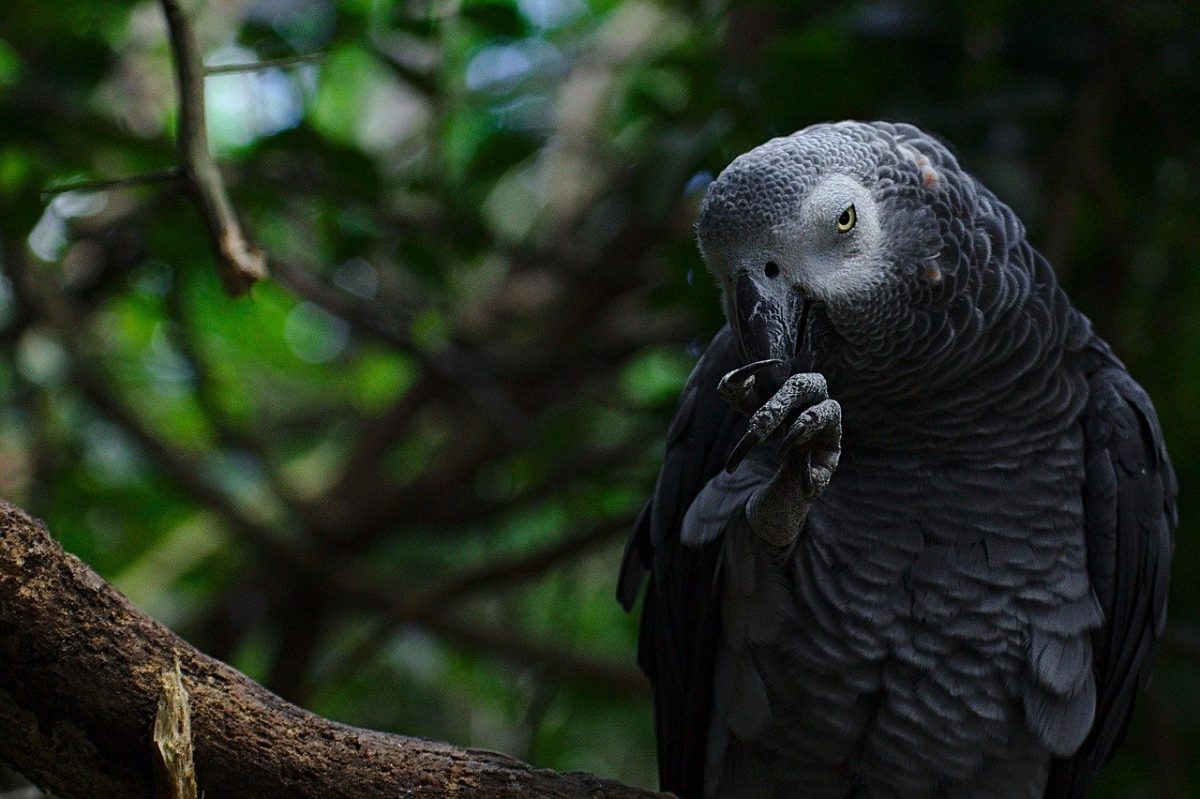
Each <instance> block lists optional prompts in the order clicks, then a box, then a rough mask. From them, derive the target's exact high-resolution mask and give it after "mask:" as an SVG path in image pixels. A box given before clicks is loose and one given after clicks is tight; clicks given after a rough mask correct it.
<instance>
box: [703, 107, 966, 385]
mask: <svg viewBox="0 0 1200 799" xmlns="http://www.w3.org/2000/svg"><path fill="white" fill-rule="evenodd" d="M925 153H929V155H926V154H925ZM946 159H949V160H950V161H951V162H952V161H953V156H951V155H949V153H948V152H946V151H945V150H944V148H942V146H941V145H940V144H938V143H937V142H935V141H933V140H932V139H930V138H928V137H926V136H924V134H921V133H920V131H918V130H917V129H916V128H912V127H911V126H906V125H905V126H892V125H888V124H887V123H872V124H866V123H857V122H842V123H836V124H826V125H816V126H813V127H810V128H806V129H804V130H801V131H799V132H798V133H795V134H793V135H791V136H787V137H784V138H779V139H773V140H771V141H769V142H767V143H766V144H763V145H761V146H760V147H757V148H755V149H754V150H751V151H750V152H748V153H746V154H745V155H742V156H740V157H738V158H737V159H735V160H734V161H733V162H732V163H730V164H729V166H728V167H727V168H726V169H725V170H724V171H723V172H722V173H721V174H720V175H719V176H718V177H717V179H716V180H715V181H713V183H712V184H711V185H710V186H709V188H708V191H707V194H706V196H705V199H704V202H703V204H702V206H701V210H700V218H699V221H698V223H697V238H698V242H699V246H700V251H701V254H702V256H703V258H704V260H705V262H706V264H707V266H708V268H709V270H710V271H711V272H712V274H713V276H714V277H715V279H716V281H717V283H718V285H719V286H720V288H721V289H722V294H723V297H724V305H725V313H726V317H727V318H728V320H729V323H730V325H731V327H732V328H733V329H734V331H735V333H736V335H737V339H738V342H739V346H740V349H741V354H742V357H743V358H744V359H745V360H746V361H747V362H754V361H765V360H767V359H774V360H778V361H780V362H781V364H780V365H778V366H777V367H774V369H775V372H776V374H775V380H774V382H776V383H777V382H778V381H779V380H781V379H782V378H783V377H786V375H787V374H791V373H794V372H796V371H801V370H804V371H807V370H811V369H816V368H818V367H819V365H820V363H821V361H822V360H823V359H826V358H828V357H829V355H830V354H831V352H832V351H833V350H835V349H844V348H847V347H849V348H851V349H857V350H860V351H862V352H870V351H879V350H881V349H886V347H887V346H888V344H887V342H888V339H889V337H890V336H891V335H893V334H894V333H895V332H896V328H897V327H898V326H902V325H903V324H904V318H905V317H906V316H907V315H908V314H909V313H910V307H911V306H912V305H913V303H914V302H919V301H921V300H922V299H924V300H928V299H929V298H930V297H931V296H932V295H934V294H941V293H944V292H939V291H938V290H937V289H938V288H939V285H938V284H940V283H942V281H943V278H944V277H946V275H943V268H942V266H941V265H940V253H941V251H942V250H943V249H944V246H943V245H944V232H943V231H944V227H945V226H944V225H943V224H942V220H940V219H939V210H940V211H941V213H942V215H946V214H947V212H948V211H949V210H952V209H949V208H948V206H947V204H946V203H944V202H941V203H939V191H938V189H939V186H938V185H937V184H938V181H939V180H941V179H942V178H941V175H940V173H939V171H938V168H937V167H936V166H935V164H940V163H942V162H944V161H945V160H946ZM956 166H957V165H955V168H956ZM940 288H950V287H949V286H942V287H940Z"/></svg>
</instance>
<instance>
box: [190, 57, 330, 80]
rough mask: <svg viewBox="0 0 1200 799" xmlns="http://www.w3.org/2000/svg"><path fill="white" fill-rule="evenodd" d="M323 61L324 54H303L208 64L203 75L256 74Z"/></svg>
mask: <svg viewBox="0 0 1200 799" xmlns="http://www.w3.org/2000/svg"><path fill="white" fill-rule="evenodd" d="M324 60H325V53H304V54H302V55H292V56H286V57H284V58H266V59H263V60H262V61H251V62H249V63H246V64H210V65H208V66H206V67H205V68H204V74H206V75H225V74H228V73H230V72H257V71H259V70H262V69H276V68H279V69H285V68H287V67H298V66H302V65H304V64H313V63H317V62H319V61H324Z"/></svg>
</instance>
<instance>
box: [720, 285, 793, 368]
mask: <svg viewBox="0 0 1200 799" xmlns="http://www.w3.org/2000/svg"><path fill="white" fill-rule="evenodd" d="M732 305H733V308H732V310H733V319H731V320H730V321H731V323H732V324H733V327H734V332H735V333H736V334H737V340H738V346H739V348H740V350H741V355H742V358H743V359H745V361H746V363H754V362H756V361H764V360H768V359H777V360H779V361H780V362H781V365H780V366H779V367H777V368H776V369H773V370H772V371H773V372H774V371H780V372H782V373H783V374H782V376H780V377H779V378H778V382H782V381H783V379H785V378H786V377H787V376H788V375H789V374H791V369H792V360H793V359H794V358H795V357H796V351H797V349H798V348H799V346H800V342H801V338H802V337H803V335H804V326H805V321H806V319H805V317H806V316H807V311H808V303H807V302H806V301H805V299H804V296H803V295H802V294H801V293H800V292H799V291H796V290H790V289H787V290H784V291H782V292H780V293H779V294H778V295H777V296H767V295H766V294H765V293H764V292H763V291H762V290H761V289H760V288H759V286H758V285H757V284H756V283H755V281H754V278H752V277H751V276H750V273H749V272H747V271H745V270H743V271H740V272H738V274H737V277H736V279H735V280H734V286H733V303H732Z"/></svg>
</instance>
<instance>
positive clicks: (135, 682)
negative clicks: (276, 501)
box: [0, 501, 660, 799]
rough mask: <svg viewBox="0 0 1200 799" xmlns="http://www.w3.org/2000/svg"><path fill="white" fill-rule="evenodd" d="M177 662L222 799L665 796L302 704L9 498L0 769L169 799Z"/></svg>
mask: <svg viewBox="0 0 1200 799" xmlns="http://www.w3.org/2000/svg"><path fill="white" fill-rule="evenodd" d="M177 659H178V663H179V666H180V669H181V673H182V676H183V684H184V686H185V688H186V692H187V694H186V695H187V696H188V702H189V704H190V711H191V732H190V734H191V737H192V742H193V745H194V753H195V773H196V777H197V781H198V784H199V789H200V791H201V792H202V795H204V796H206V797H208V798H209V799H219V797H226V796H252V797H275V796H279V797H284V796H286V797H342V796H345V797H356V798H357V799H362V798H363V797H394V796H407V797H434V796H448V795H454V796H461V797H509V796H511V797H528V796H555V797H600V796H605V797H651V796H659V795H660V794H655V793H653V792H650V791H645V790H640V789H636V788H631V787H628V786H625V785H622V784H620V783H617V782H614V781H611V780H605V779H601V778H598V777H594V776H592V775H589V774H582V773H573V772H572V773H562V774H560V773H556V772H552V771H547V770H542V769H535V768H533V767H531V766H529V765H526V764H525V763H522V762H520V761H518V760H514V759H512V758H509V757H506V756H504V755H500V754H496V753H493V752H486V751H482V750H475V749H459V748H456V747H453V746H450V745H449V744H443V743H435V742H430V741H424V740H420V739H416V738H408V737H404V736H400V735H390V734H385V733H379V732H371V731H368V730H361V729H356V728H353V727H348V726H345V725H341V724H336V723H334V722H331V721H328V720H326V719H323V718H320V717H319V716H316V715H313V714H312V713H309V712H307V711H305V710H302V709H300V708H298V707H296V706H294V705H290V704H288V703H287V702H285V701H284V700H282V699H280V698H279V697H277V696H275V695H274V694H272V693H270V692H269V691H267V690H266V689H265V688H263V687H262V686H260V685H258V684H257V683H255V682H253V681H251V680H250V679H249V678H247V677H246V676H244V675H243V674H241V673H240V672H238V671H236V670H234V669H232V668H230V667H229V666H227V665H225V664H224V663H221V662H219V661H217V660H214V659H212V658H210V657H208V656H206V655H204V654H202V653H201V652H199V651H197V650H196V649H194V648H193V647H192V646H190V645H189V644H188V643H186V642H185V641H183V640H182V639H180V638H179V637H178V636H176V635H174V634H173V633H172V632H171V631H170V630H167V629H166V628H165V627H163V626H162V625H161V624H159V623H158V622H156V621H154V620H153V619H151V618H149V617H148V616H146V615H145V614H143V613H142V612H141V611H139V610H138V609H137V608H135V607H134V606H133V605H132V604H131V603H130V602H129V600H127V599H126V598H125V597H124V596H122V595H121V594H120V593H118V592H117V591H116V590H115V589H114V588H112V587H111V586H110V585H108V584H107V583H105V582H104V580H103V579H101V578H100V577H99V576H98V575H97V574H96V573H95V572H93V571H92V570H91V569H89V568H88V567H87V566H86V565H84V564H83V563H82V562H81V561H80V560H79V559H78V558H75V557H74V556H72V555H69V554H67V553H65V552H63V550H62V548H61V547H60V546H59V545H58V544H57V543H56V542H55V541H54V540H53V539H52V538H51V537H50V535H49V533H48V531H47V530H46V528H45V526H44V525H42V524H41V522H39V521H37V520H35V519H33V518H31V517H30V516H28V515H27V514H25V513H24V512H23V511H21V510H19V509H18V508H15V507H13V506H11V505H9V504H7V503H4V502H2V501H0V760H2V761H4V762H6V763H8V764H9V765H11V766H12V767H14V768H16V769H17V770H18V771H20V772H22V773H23V774H25V776H26V777H28V778H29V779H30V780H32V781H33V782H35V783H37V784H39V785H41V786H43V787H46V788H48V789H50V790H52V791H54V792H55V793H57V794H58V795H60V796H63V797H151V796H170V795H171V791H170V790H169V788H167V787H165V784H164V782H163V780H162V763H161V761H160V760H159V759H158V754H157V752H158V750H157V748H156V745H155V742H154V738H153V736H154V729H155V714H156V709H157V707H158V704H159V699H160V694H161V693H162V691H163V681H162V677H163V675H165V674H168V673H174V670H175V668H176V660H177Z"/></svg>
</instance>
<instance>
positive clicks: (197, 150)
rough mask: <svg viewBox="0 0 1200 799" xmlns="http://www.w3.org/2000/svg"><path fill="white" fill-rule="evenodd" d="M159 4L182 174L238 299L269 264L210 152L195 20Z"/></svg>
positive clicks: (165, 1)
mask: <svg viewBox="0 0 1200 799" xmlns="http://www.w3.org/2000/svg"><path fill="white" fill-rule="evenodd" d="M161 1H162V7H163V12H164V13H165V14H166V17H167V32H168V34H169V35H170V38H171V52H172V54H173V56H174V62H175V80H176V84H177V86H176V88H177V91H178V96H179V125H178V135H179V152H180V155H181V157H182V158H183V169H184V175H185V177H186V178H187V182H188V185H189V187H190V188H191V189H192V194H193V196H194V197H195V199H196V203H197V206H198V208H199V211H200V215H201V216H202V217H203V218H204V222H205V224H206V225H207V227H208V232H209V235H210V236H211V238H212V241H213V246H214V248H215V250H216V253H217V265H218V267H219V269H220V272H221V279H222V281H223V282H224V284H225V290H226V291H227V292H228V293H229V294H230V296H235V297H236V296H238V295H239V294H243V293H245V292H246V291H247V290H248V289H249V288H250V286H252V285H253V284H254V283H255V281H257V280H261V279H262V278H264V277H266V276H267V259H266V257H265V256H264V255H263V253H262V252H261V251H260V250H259V249H258V248H256V247H255V246H254V245H252V244H251V243H250V242H249V241H248V240H247V239H246V237H245V235H244V234H243V233H242V227H241V225H240V224H239V223H238V220H237V216H236V214H234V211H233V204H232V203H230V201H229V194H228V192H227V191H226V189H225V181H224V179H223V178H222V177H221V172H220V170H218V169H217V165H216V162H215V161H214V160H213V157H212V153H211V152H210V151H209V149H208V131H207V129H206V127H205V120H204V62H203V61H202V60H201V57H200V48H199V46H198V45H197V44H196V36H195V34H194V33H193V31H192V24H191V20H190V19H189V18H188V15H187V14H186V13H185V12H184V10H183V8H182V7H180V5H179V2H178V0H161Z"/></svg>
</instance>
